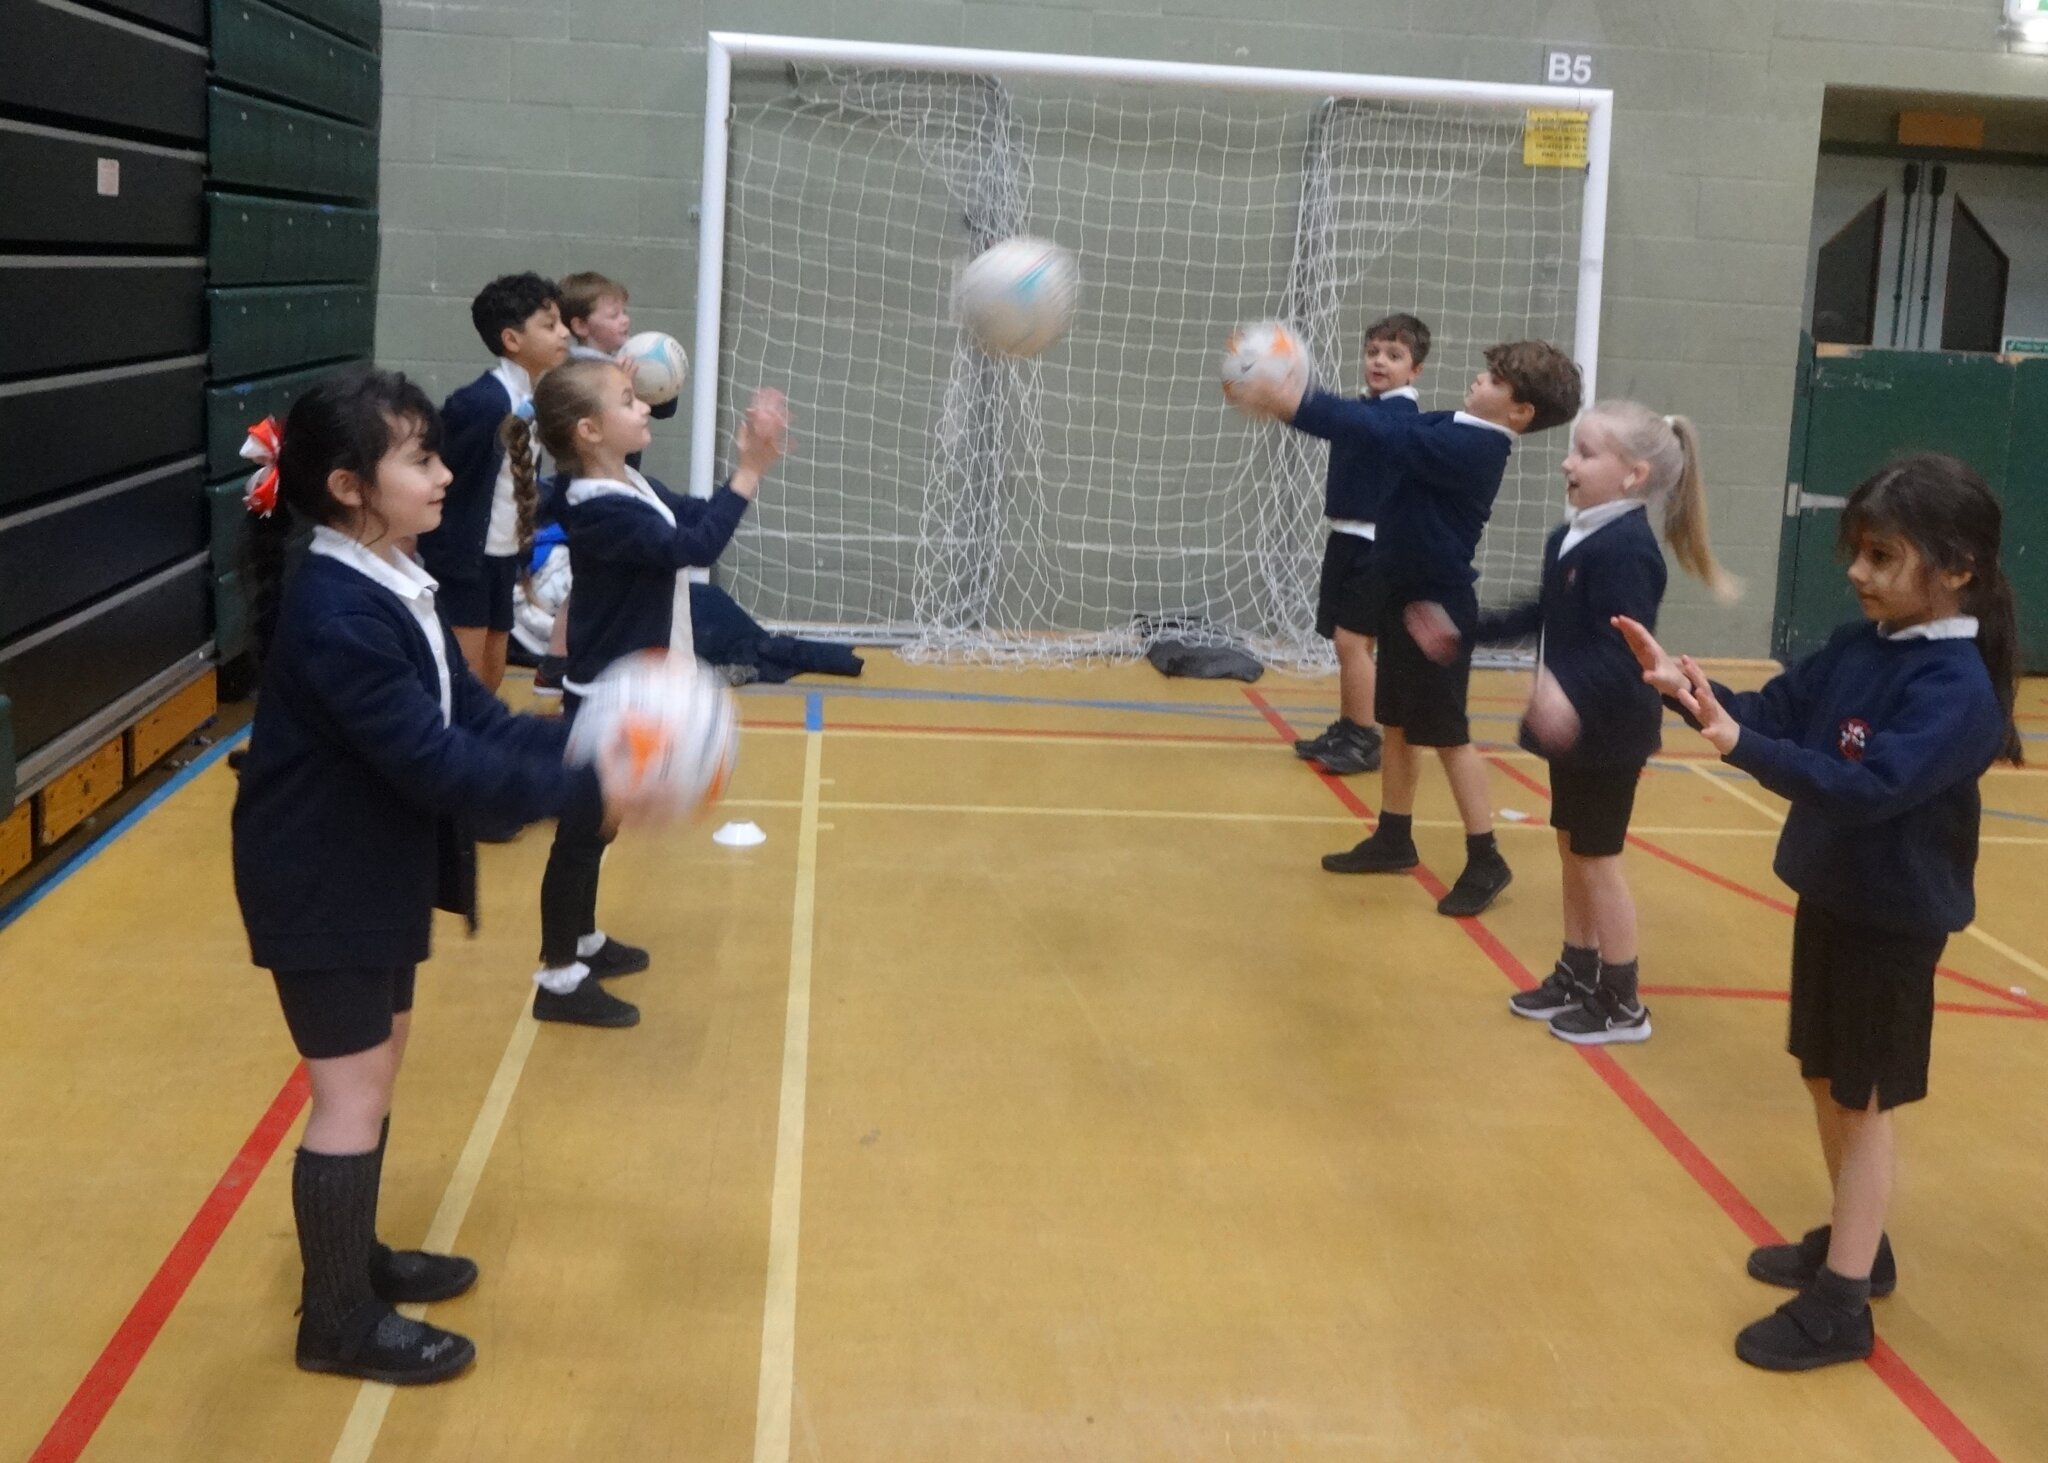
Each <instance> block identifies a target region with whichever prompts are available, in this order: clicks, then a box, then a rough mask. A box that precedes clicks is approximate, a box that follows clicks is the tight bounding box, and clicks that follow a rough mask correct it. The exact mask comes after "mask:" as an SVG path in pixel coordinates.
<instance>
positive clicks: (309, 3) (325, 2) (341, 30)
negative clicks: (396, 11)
mask: <svg viewBox="0 0 2048 1463" xmlns="http://www.w3.org/2000/svg"><path fill="white" fill-rule="evenodd" d="M277 8H278V9H280V10H288V11H290V12H291V13H292V14H293V15H297V16H301V17H303V18H305V19H307V20H310V21H312V22H313V23H314V24H316V25H324V26H326V27H327V28H328V29H329V30H331V31H334V32H336V33H338V34H340V35H344V36H347V37H348V38H349V39H350V40H352V41H354V42H355V43H356V44H357V45H361V46H367V47H369V48H370V49H371V50H373V51H374V50H376V49H377V43H378V39H379V37H380V36H381V35H382V33H383V15H382V12H381V10H380V8H379V6H378V0H277Z"/></svg>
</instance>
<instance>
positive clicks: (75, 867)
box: [0, 726, 249, 930]
mask: <svg viewBox="0 0 2048 1463" xmlns="http://www.w3.org/2000/svg"><path fill="white" fill-rule="evenodd" d="M248 735H249V728H248V727H246V726H243V727H240V728H238V729H237V730H236V731H235V733H234V734H233V735H232V736H230V737H228V738H227V739H226V740H225V741H219V742H215V743H214V744H213V745H212V746H211V747H209V748H207V749H206V750H205V751H204V752H201V753H200V754H199V755H198V756H197V757H194V758H193V759H192V760H191V761H190V762H188V763H186V764H185V766H184V768H183V769H182V770H180V771H179V772H178V773H177V774H176V775H175V776H173V777H172V778H171V780H170V781H169V782H167V783H165V784H164V785H163V786H162V787H160V788H158V789H157V790H156V791H155V792H153V793H151V794H150V795H149V796H148V797H146V798H144V799H143V800H142V801H141V802H139V803H137V804H136V805H135V806H134V807H133V808H130V809H129V810H128V812H127V814H126V815H125V816H124V817H123V818H122V819H121V821H120V822H118V823H116V824H115V825H114V826H113V827H111V828H109V829H108V830H107V831H106V832H104V833H102V834H101V835H100V836H99V837H97V838H95V839H94V840H93V841H92V842H91V843H89V844H87V845H86V846H85V847H84V848H83V849H81V850H80V851H79V853H78V855H77V856H76V857H74V858H73V859H72V860H71V861H70V862H69V863H67V864H65V865H64V867H63V868H61V869H59V870H58V871H57V872H56V873H54V874H52V875H50V877H49V878H47V879H45V880H44V881H43V882H42V883H41V884H40V885H39V886H37V887H36V888H35V889H32V890H30V891H29V892H28V893H27V894H25V895H23V896H22V897H21V898H20V899H18V900H16V901H15V902H14V903H13V904H10V905H9V906H7V908H6V909H4V910H0V930H4V929H6V928H7V927H8V926H9V925H12V924H13V923H14V922H15V921H16V920H18V919H20V918H21V917H22V916H23V915H25V914H27V913H28V912H29V911H30V910H31V909H34V908H35V907H36V906H37V905H38V904H41V903H42V902H43V900H45V899H46V898H48V897H49V896H50V894H51V893H53V892H54V891H55V890H56V889H57V887H58V886H59V885H61V884H62V883H63V882H64V881H65V880H66V879H68V878H70V877H71V876H72V875H73V874H75V873H77V872H78V871H79V870H80V869H82V868H84V867H85V866H86V865H87V864H89V863H91V862H92V861H93V860H94V859H96V858H98V857H99V856H100V855H101V854H102V853H104V852H106V850H107V846H108V845H109V844H111V843H112V842H113V841H114V840H115V839H117V838H119V837H120V836H121V835H122V834H123V833H126V832H127V831H128V830H129V829H130V828H133V827H134V826H135V825H136V824H137V823H140V822H141V821H142V820H143V819H144V818H146V817H148V816H149V815H150V814H151V813H153V812H155V811H156V810H157V808H158V807H160V806H161V805H162V804H163V802H164V801H165V800H166V799H167V798H169V797H170V795H171V794H172V793H174V792H176V791H177V790H178V789H179V788H181V787H183V786H184V785H185V784H186V783H188V782H190V781H192V779H193V778H195V777H197V776H199V774H200V773H202V772H204V771H205V770H206V769H207V768H209V767H211V766H212V765H213V764H214V763H216V762H218V761H220V759H221V758H223V757H225V756H227V754H228V753H229V752H231V751H233V750H234V749H235V748H236V747H239V746H240V745H241V744H242V741H243V739H244V738H246V737H247V736H248Z"/></svg>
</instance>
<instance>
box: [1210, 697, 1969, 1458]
mask: <svg viewBox="0 0 2048 1463" xmlns="http://www.w3.org/2000/svg"><path fill="white" fill-rule="evenodd" d="M1244 694H1245V695H1246V696H1248V697H1252V698H1253V704H1254V705H1258V704H1259V702H1258V700H1257V697H1256V694H1255V693H1254V692H1252V691H1250V690H1247V691H1246V692H1245V693H1244ZM1261 709H1265V708H1263V707H1262V708H1261ZM1267 719H1268V720H1269V721H1271V722H1273V723H1274V730H1275V731H1277V732H1279V733H1280V735H1282V736H1284V737H1292V736H1293V735H1294V729H1293V728H1292V727H1290V726H1288V725H1287V723H1286V721H1285V720H1284V718H1281V717H1279V716H1277V715H1272V716H1269V717H1268V718H1267ZM1496 765H1498V764H1496ZM1545 791H1546V792H1547V789H1546V790H1545ZM1414 876H1415V881H1416V882H1417V883H1419V884H1420V885H1422V887H1423V888H1424V889H1425V890H1427V891H1428V892H1429V895H1430V897H1431V898H1433V899H1441V898H1442V897H1443V896H1444V894H1445V892H1446V890H1445V886H1444V883H1443V881H1442V880H1441V879H1439V878H1437V876H1436V875H1435V874H1433V873H1431V872H1430V871H1429V869H1428V868H1427V867H1426V866H1418V867H1417V868H1416V869H1415V874H1414ZM1456 923H1457V925H1458V927H1459V928H1460V929H1462V930H1463V931H1464V932H1465V933H1466V934H1467V935H1468V936H1470V937H1471V939H1472V942H1473V943H1474V944H1475V945H1477V946H1478V947H1479V948H1480V949H1481V950H1483V951H1485V952H1486V954H1487V956H1488V957H1489V958H1490V959H1491V960H1492V961H1493V963H1494V965H1495V966H1497V967H1498V968H1499V970H1500V972H1501V974H1502V975H1505V976H1506V977H1507V978H1508V980H1509V981H1510V982H1512V983H1513V984H1514V985H1515V986H1517V987H1518V988H1520V989H1522V990H1528V989H1530V988H1531V987H1533V986H1534V985H1535V984H1536V978H1535V977H1534V976H1532V975H1531V974H1530V973H1529V970H1528V968H1527V967H1526V966H1524V965H1523V964H1522V962H1521V961H1519V960H1517V959H1516V958H1515V956H1514V954H1513V952H1511V951H1510V950H1509V949H1508V948H1507V947H1506V946H1505V945H1503V944H1501V942H1500V940H1499V939H1498V938H1496V937H1495V935H1494V934H1493V932H1492V931H1491V930H1489V929H1487V927H1486V925H1485V923H1484V922H1483V921H1482V920H1480V919H1477V918H1474V919H1461V920H1458V921H1456ZM1572 1050H1573V1051H1574V1052H1576V1053H1577V1054H1578V1056H1579V1057H1580V1058H1581V1059H1582V1060H1583V1061H1584V1062H1585V1063H1586V1065H1587V1066H1589V1067H1591V1068H1592V1069H1593V1070H1594V1071H1595V1072H1596V1073H1598V1074H1599V1076H1600V1080H1601V1081H1603V1082H1605V1083H1606V1084H1607V1086H1608V1088H1609V1089H1610V1090H1611V1091H1612V1092H1613V1093H1614V1095H1615V1096H1617V1097H1619V1098H1620V1099H1621V1100H1622V1102H1623V1103H1625V1104H1626V1105H1627V1106H1628V1109H1629V1111H1630V1112H1632V1113H1634V1114H1635V1115H1636V1117H1637V1119H1638V1120H1639V1121H1640V1122H1641V1123H1642V1124H1643V1126H1644V1127H1646V1128H1648V1129H1649V1130H1650V1132H1651V1133H1652V1134H1653V1135H1654V1136H1655V1137H1656V1139H1657V1141H1658V1142H1659V1143H1661V1144H1663V1146H1664V1150H1665V1151H1666V1152H1667V1153H1669V1154H1670V1155H1671V1156H1672V1157H1673V1158H1675V1159H1677V1160H1678V1163H1679V1166H1680V1167H1682V1168H1683V1169H1684V1170H1685V1171H1686V1172H1687V1173H1688V1174H1690V1175H1691V1176H1692V1179H1693V1181H1694V1182H1695V1183H1697V1184H1698V1185H1699V1186H1700V1187H1701V1188H1702V1189H1704V1190H1705V1191H1706V1193H1707V1195H1708V1197H1710V1198H1711V1199H1713V1201H1714V1202H1715V1203H1716V1204H1718V1205H1719V1206H1720V1208H1721V1212H1722V1213H1724V1214H1726V1215H1727V1216H1728V1217H1729V1218H1730V1219H1731V1220H1733V1221H1734V1222H1735V1225H1736V1227H1737V1228H1739V1229H1740V1230H1741V1231H1742V1232H1743V1234H1744V1235H1745V1236H1747V1237H1748V1239H1749V1241H1750V1243H1751V1244H1755V1245H1775V1244H1783V1243H1784V1242H1785V1237H1784V1236H1783V1235H1782V1234H1780V1233H1779V1232H1778V1230H1777V1227H1776V1226H1775V1225H1773V1224H1772V1223H1771V1222H1770V1220H1768V1219H1766V1218H1764V1216H1763V1213H1762V1211H1760V1210H1759V1209H1758V1208H1757V1207H1756V1206H1755V1205H1754V1204H1752V1203H1750V1202H1749V1200H1748V1198H1747V1197H1745V1196H1744V1194H1743V1193H1742V1191H1741V1190H1740V1189H1738V1188H1736V1186H1735V1184H1734V1182H1733V1181H1732V1180H1731V1179H1730V1178H1729V1177H1728V1176H1727V1175H1726V1174H1724V1173H1722V1172H1721V1170H1720V1169H1719V1168H1717V1167H1715V1165H1714V1161H1713V1160H1712V1159H1711V1158H1708V1157H1707V1155H1706V1154H1705V1153H1704V1152H1702V1151H1701V1149H1700V1147H1699V1145H1698V1144H1696V1143H1694V1142H1693V1141H1692V1139H1691V1138H1689V1137H1687V1136H1686V1134H1685V1130H1684V1129H1682V1128H1680V1127H1679V1126H1678V1124H1677V1122H1676V1121H1675V1120H1674V1119H1673V1118H1672V1117H1671V1115H1670V1114H1669V1113H1667V1112H1665V1111H1664V1109H1663V1108H1662V1107H1660V1106H1658V1104H1657V1100H1656V1099H1655V1098H1653V1097H1651V1096H1650V1094H1649V1093H1648V1092H1647V1091H1646V1090H1645V1089H1644V1088H1643V1085H1642V1084H1641V1083H1639V1082H1637V1081H1636V1079H1635V1078H1633V1077H1631V1076H1630V1075H1629V1074H1628V1073H1627V1072H1626V1071H1625V1070H1623V1068H1622V1066H1621V1064H1620V1063H1619V1062H1617V1061H1616V1060H1615V1059H1614V1056H1613V1054H1612V1053H1611V1052H1609V1051H1607V1049H1606V1048H1604V1047H1583V1046H1573V1047H1572ZM1867 1365H1868V1366H1869V1367H1870V1369H1871V1370H1872V1371H1873V1372H1875V1373H1876V1374H1877V1376H1878V1379H1879V1380H1881V1381H1882V1382H1883V1383H1884V1384H1885V1385H1886V1386H1887V1387H1889V1388H1890V1389H1891V1391H1892V1395H1894V1396H1895V1397H1897V1398H1898V1399H1899V1401H1901V1402H1902V1403H1904V1404H1905V1406H1906V1409H1907V1411H1909V1412H1911V1413H1912V1414H1913V1416H1914V1417H1916V1418H1918V1419H1919V1420H1920V1423H1921V1425H1922V1426H1923V1427H1925V1428H1926V1429H1927V1431H1928V1432H1929V1433H1931V1434H1932V1435H1933V1436H1934V1439H1935V1441H1936V1442H1938V1443H1940V1444H1941V1445H1942V1447H1943V1448H1945V1449H1947V1451H1948V1454H1949V1456H1950V1457H1952V1458H1955V1459H1956V1460H1957V1463H1998V1455H1997V1454H1995V1453H1993V1452H1992V1451H1991V1449H1990V1448H1989V1447H1987V1446H1986V1445H1985V1444H1984V1442H1983V1440H1982V1439H1980V1438H1979V1437H1978V1436H1977V1435H1976V1434H1975V1433H1973V1432H1971V1431H1970V1428H1969V1425H1968V1424H1966V1423H1965V1422H1964V1421H1963V1420H1962V1419H1961V1418H1960V1417H1958V1416H1956V1414H1955V1412H1954V1411H1953V1410H1952V1409H1950V1407H1949V1406H1948V1404H1947V1403H1945V1402H1943V1401H1942V1400H1941V1398H1940V1397H1939V1396H1938V1395H1936V1393H1935V1391H1934V1389H1933V1388H1932V1387H1930V1386H1928V1384H1927V1383H1926V1381H1924V1380H1923V1379H1922V1378H1921V1376H1920V1375H1919V1373H1917V1372H1915V1371H1914V1370H1913V1368H1912V1367H1911V1366H1909V1365H1907V1363H1906V1362H1905V1360H1904V1359H1903V1358H1901V1357H1900V1356H1899V1354H1898V1353H1897V1352H1895V1351H1893V1350H1892V1349H1891V1347H1890V1346H1888V1345H1886V1344H1885V1343H1884V1341H1883V1340H1881V1339H1880V1340H1879V1341H1878V1343H1877V1349H1876V1350H1875V1351H1873V1352H1872V1353H1871V1356H1870V1360H1869V1362H1868V1363H1867Z"/></svg>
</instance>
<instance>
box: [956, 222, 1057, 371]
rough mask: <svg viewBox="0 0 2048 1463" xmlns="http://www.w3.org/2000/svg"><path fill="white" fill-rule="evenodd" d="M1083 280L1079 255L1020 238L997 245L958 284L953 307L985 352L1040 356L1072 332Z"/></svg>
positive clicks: (1047, 242) (977, 259)
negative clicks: (1069, 327)
mask: <svg viewBox="0 0 2048 1463" xmlns="http://www.w3.org/2000/svg"><path fill="white" fill-rule="evenodd" d="M1080 288H1081V276H1080V271H1079V270H1078V269H1077V268H1076V267H1075V264H1074V256H1073V255H1072V254H1069V253H1068V252H1067V251H1066V250H1065V249H1062V248H1061V247H1060V246H1059V245H1057V244H1055V243H1053V242H1052V241H1051V240H1049V239H1033V238H1028V237H1026V236H1024V235H1021V234H1020V235H1018V236H1017V237H1016V238H1013V239H1004V240H1003V241H1002V242H1001V243H999V244H991V245H990V246H989V247H988V248H986V249H984V250H983V251H982V252H981V253H980V254H979V255H977V256H976V257H975V259H974V260H973V262H971V263H970V264H969V265H968V266H967V267H966V268H965V269H963V270H961V271H960V277H959V278H958V279H957V280H955V281H954V282H953V308H954V310H955V311H956V312H957V313H958V314H959V316H960V321H961V323H962V324H963V325H965V326H966V327H967V328H968V329H969V330H970V331H972V332H973V333H974V338H975V339H976V340H978V341H980V342H981V345H982V349H984V350H986V351H988V352H990V353H991V354H993V355H999V356H1035V355H1037V354H1038V353H1039V352H1040V351H1042V350H1044V349H1045V348H1046V347H1047V346H1049V345H1051V344H1052V343H1053V342H1054V341H1056V340H1058V339H1059V338H1060V337H1061V336H1063V335H1065V334H1066V333H1067V327H1068V326H1070V325H1072V324H1073V323H1074V304H1075V301H1076V299H1077V298H1078V296H1079V294H1080Z"/></svg>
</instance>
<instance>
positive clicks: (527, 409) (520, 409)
mask: <svg viewBox="0 0 2048 1463" xmlns="http://www.w3.org/2000/svg"><path fill="white" fill-rule="evenodd" d="M512 415H513V416H515V417H517V418H519V420H520V421H522V422H531V421H532V420H533V398H532V397H530V396H529V397H527V398H526V400H524V401H522V402H520V403H519V405H517V406H515V407H513V408H512Z"/></svg>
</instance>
